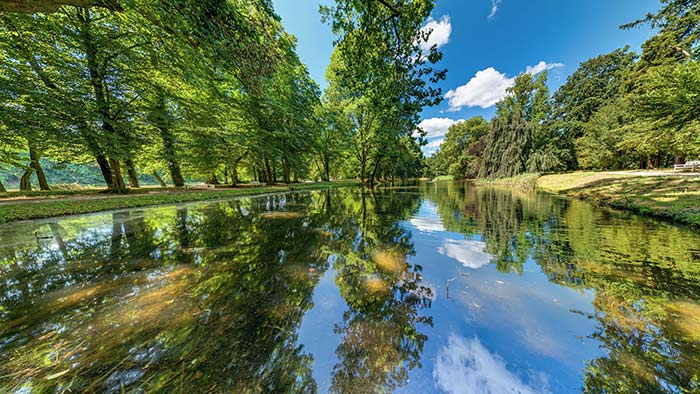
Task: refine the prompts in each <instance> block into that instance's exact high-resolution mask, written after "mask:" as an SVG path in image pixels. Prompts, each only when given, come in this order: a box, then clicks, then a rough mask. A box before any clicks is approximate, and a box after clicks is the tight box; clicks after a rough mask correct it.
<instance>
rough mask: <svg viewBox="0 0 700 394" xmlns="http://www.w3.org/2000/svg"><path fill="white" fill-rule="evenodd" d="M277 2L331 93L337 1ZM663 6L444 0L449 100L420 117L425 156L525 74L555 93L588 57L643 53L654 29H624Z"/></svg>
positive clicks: (641, 0) (438, 26) (489, 110)
mask: <svg viewBox="0 0 700 394" xmlns="http://www.w3.org/2000/svg"><path fill="white" fill-rule="evenodd" d="M273 2H274V5H275V10H276V11H277V13H278V14H279V15H280V17H281V18H282V24H283V25H284V27H285V29H286V30H287V31H288V32H289V33H291V34H294V35H295V36H296V37H297V45H298V47H297V51H298V53H299V57H300V58H301V60H302V61H303V62H304V63H305V64H306V65H307V66H308V67H309V72H310V73H311V77H312V78H313V79H314V80H316V81H317V82H318V83H319V85H320V86H321V88H324V87H325V86H326V82H325V70H326V67H327V66H328V62H329V60H330V56H331V53H332V52H333V40H334V38H335V37H334V36H333V34H332V32H331V30H330V27H329V26H327V25H325V24H323V23H321V18H320V15H319V13H318V9H319V5H320V4H321V3H325V4H329V3H332V1H330V0H273ZM659 7H660V4H659V0H527V1H526V0H437V6H436V7H435V9H434V10H433V12H432V15H431V18H430V19H429V20H427V21H426V26H427V27H429V28H431V29H432V30H433V33H432V34H431V40H432V42H433V43H436V44H438V46H439V48H440V50H441V51H442V52H443V54H444V59H443V60H442V62H441V63H440V64H439V65H440V66H441V67H443V68H446V69H447V70H448V72H447V78H446V79H445V80H444V81H441V82H440V83H439V87H440V88H441V89H442V90H443V94H444V100H443V102H442V103H441V104H440V105H437V106H435V107H431V108H426V109H424V111H423V113H422V114H421V115H422V122H421V124H420V126H421V128H423V129H424V130H425V131H426V132H427V133H428V145H426V146H425V147H424V148H423V151H424V152H425V153H426V154H428V155H430V154H433V153H434V152H435V151H436V150H437V149H438V147H439V146H440V143H441V142H442V140H443V139H444V135H445V133H446V132H447V129H448V128H449V126H450V125H452V124H453V123H455V122H458V121H459V120H463V119H468V118H470V117H473V116H479V115H480V116H483V117H485V118H486V119H491V118H492V117H493V115H494V113H495V104H496V103H497V102H498V101H499V100H500V99H502V98H503V97H504V95H505V94H506V93H505V91H506V88H508V87H509V86H511V85H512V83H513V78H514V77H515V76H516V75H518V74H519V73H522V72H531V73H534V74H536V73H539V72H541V71H543V70H548V73H549V87H550V89H551V91H552V92H554V91H555V90H556V89H557V88H558V87H559V86H561V85H562V84H564V83H565V82H566V79H567V77H568V76H569V75H571V74H572V73H573V72H574V71H576V69H577V68H578V65H579V64H580V63H581V62H583V61H585V60H587V59H590V58H592V57H595V56H598V55H600V54H604V53H609V52H611V51H613V50H614V49H617V48H621V47H624V46H625V45H629V46H630V47H631V48H632V49H633V50H635V51H637V52H639V48H640V46H641V44H642V43H643V42H644V41H646V39H647V38H649V36H650V35H651V31H650V30H649V29H648V28H646V27H643V28H637V29H633V30H621V29H619V26H620V25H622V24H625V23H628V22H631V21H634V20H637V19H640V18H642V17H643V16H644V15H645V14H647V13H648V12H653V11H656V10H658V9H659Z"/></svg>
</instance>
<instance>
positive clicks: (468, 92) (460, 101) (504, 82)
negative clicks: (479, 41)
mask: <svg viewBox="0 0 700 394" xmlns="http://www.w3.org/2000/svg"><path fill="white" fill-rule="evenodd" d="M558 67H564V64H562V63H547V62H544V61H540V62H539V63H537V64H536V65H534V66H527V67H526V68H525V72H526V73H528V74H531V75H537V74H539V73H541V72H542V71H545V70H551V69H553V68H558ZM514 84H515V78H508V76H507V75H506V74H504V73H502V72H500V71H498V70H496V69H495V68H493V67H489V68H487V69H485V70H481V71H477V72H476V74H475V75H474V76H473V77H472V78H471V79H470V80H469V82H467V83H466V85H462V86H459V87H458V88H457V89H452V90H450V91H448V92H447V94H445V98H446V99H448V100H449V105H450V109H449V110H450V111H459V110H460V109H462V108H464V107H481V108H489V107H492V106H494V105H496V103H498V102H499V101H501V100H503V99H504V98H505V97H506V96H507V95H508V91H507V90H508V88H510V87H512V86H513V85H514Z"/></svg>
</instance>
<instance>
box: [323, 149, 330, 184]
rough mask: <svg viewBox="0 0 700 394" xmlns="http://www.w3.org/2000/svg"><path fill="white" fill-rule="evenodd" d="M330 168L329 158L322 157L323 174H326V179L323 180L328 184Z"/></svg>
mask: <svg viewBox="0 0 700 394" xmlns="http://www.w3.org/2000/svg"><path fill="white" fill-rule="evenodd" d="M330 167H331V159H330V157H328V155H324V158H323V171H324V172H325V174H326V177H325V178H326V179H324V181H326V182H330V180H331V169H330Z"/></svg>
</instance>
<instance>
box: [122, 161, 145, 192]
mask: <svg viewBox="0 0 700 394" xmlns="http://www.w3.org/2000/svg"><path fill="white" fill-rule="evenodd" d="M124 164H125V165H126V173H127V175H128V176H129V186H131V187H133V188H139V187H141V186H140V185H139V177H138V174H136V166H134V161H133V160H131V159H126V161H124Z"/></svg>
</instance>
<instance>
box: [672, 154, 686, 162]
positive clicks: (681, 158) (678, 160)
mask: <svg viewBox="0 0 700 394" xmlns="http://www.w3.org/2000/svg"><path fill="white" fill-rule="evenodd" d="M673 164H685V157H684V156H682V155H676V157H675V158H674V160H673Z"/></svg>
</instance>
